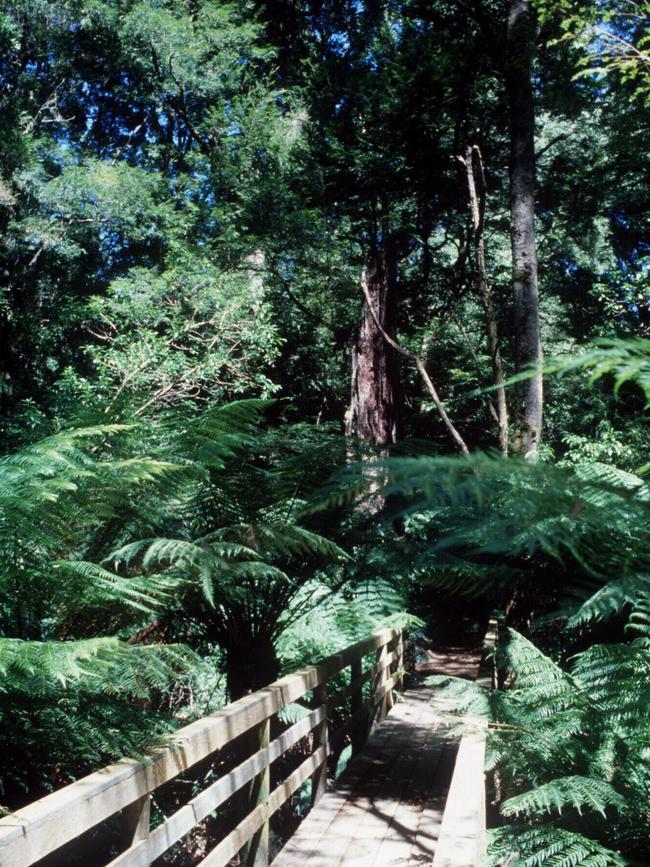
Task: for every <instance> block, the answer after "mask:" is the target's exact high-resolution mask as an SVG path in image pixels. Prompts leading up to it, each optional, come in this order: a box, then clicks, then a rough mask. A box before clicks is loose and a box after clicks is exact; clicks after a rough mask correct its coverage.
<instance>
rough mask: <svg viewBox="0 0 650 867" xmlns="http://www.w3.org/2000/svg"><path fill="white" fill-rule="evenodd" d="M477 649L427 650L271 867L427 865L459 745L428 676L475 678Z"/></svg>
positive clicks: (478, 652) (433, 848)
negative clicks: (402, 689)
mask: <svg viewBox="0 0 650 867" xmlns="http://www.w3.org/2000/svg"><path fill="white" fill-rule="evenodd" d="M479 661H480V650H476V651H472V650H467V649H465V648H448V649H445V650H444V651H443V650H438V651H436V652H433V651H427V652H426V653H425V655H424V658H422V659H421V660H420V662H419V663H418V665H417V666H416V674H415V675H414V676H412V677H411V679H410V683H409V686H408V689H406V691H405V692H404V693H403V695H402V697H401V699H400V700H399V701H398V703H397V704H396V705H395V707H394V708H393V709H392V710H391V711H390V713H389V715H388V717H387V718H386V719H385V720H384V722H383V723H382V724H381V725H380V726H379V727H378V728H377V730H376V731H375V732H374V734H373V735H372V736H371V738H370V739H369V740H368V743H367V744H366V746H365V748H364V750H363V752H362V753H360V755H359V756H358V757H357V758H355V759H354V760H353V761H352V762H351V763H350V765H349V766H348V768H347V769H346V771H345V772H344V773H343V774H342V775H341V777H340V778H339V779H338V780H337V782H336V784H335V786H334V787H333V788H332V790H331V791H329V792H328V793H327V794H326V795H325V796H324V797H323V798H322V799H321V801H320V802H319V804H318V805H317V807H316V808H315V809H314V810H312V812H311V813H310V814H309V815H308V816H307V818H306V819H305V820H304V822H303V823H302V824H301V825H300V827H299V828H298V830H297V832H296V833H295V834H294V836H293V837H292V838H291V840H289V842H288V843H287V845H286V846H285V847H284V849H283V850H282V851H281V852H280V853H279V855H278V856H277V858H276V859H275V861H274V862H273V867H298V865H308V867H335V865H339V864H340V865H346V867H372V865H376V867H379V865H404V867H409V865H422V864H430V863H431V861H432V859H433V856H434V853H435V847H436V842H437V840H438V835H439V831H440V824H441V821H442V813H443V809H444V804H445V799H446V796H447V791H448V789H449V783H450V780H451V775H452V772H453V767H454V761H455V755H456V750H457V743H456V741H455V740H450V739H449V738H448V737H446V736H445V732H444V729H443V727H442V725H441V723H442V716H443V711H444V702H443V700H441V698H440V693H439V691H438V690H436V689H435V688H432V687H429V686H426V685H425V683H424V680H425V679H426V676H427V675H429V674H448V675H453V676H454V677H467V678H474V677H475V676H476V673H477V671H478V665H479Z"/></svg>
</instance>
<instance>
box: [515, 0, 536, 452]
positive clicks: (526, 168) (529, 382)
mask: <svg viewBox="0 0 650 867" xmlns="http://www.w3.org/2000/svg"><path fill="white" fill-rule="evenodd" d="M534 44H535V21H534V17H533V14H532V12H531V9H530V3H529V2H528V0H510V14H509V16H508V58H507V71H506V82H507V87H508V96H509V101H510V212H511V242H512V284H513V292H514V338H515V365H516V370H517V372H521V371H523V370H525V369H528V368H530V367H537V368H539V370H538V372H537V373H536V374H534V375H533V376H531V377H529V378H528V379H524V380H523V381H522V382H520V383H518V385H517V389H516V405H515V425H516V427H515V435H514V442H513V445H514V450H515V451H516V452H517V453H519V454H522V455H526V456H528V457H529V458H533V459H534V458H535V456H536V454H537V450H538V448H539V439H540V433H541V428H542V407H543V390H542V388H543V384H542V373H541V364H542V344H541V339H540V328H539V293H538V288H537V248H536V243H535V144H534V133H535V108H534V102H533V86H532V59H533V48H534Z"/></svg>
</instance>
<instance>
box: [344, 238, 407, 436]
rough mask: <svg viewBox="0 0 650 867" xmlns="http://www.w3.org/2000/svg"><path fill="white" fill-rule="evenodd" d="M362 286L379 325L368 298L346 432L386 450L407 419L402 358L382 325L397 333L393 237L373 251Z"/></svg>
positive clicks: (355, 350)
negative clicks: (403, 400) (365, 289)
mask: <svg viewBox="0 0 650 867" xmlns="http://www.w3.org/2000/svg"><path fill="white" fill-rule="evenodd" d="M362 282H364V284H365V285H366V286H367V290H368V297H369V299H370V303H371V304H372V310H373V311H374V312H375V315H376V316H377V322H375V319H374V318H373V314H372V312H371V309H370V307H369V304H368V297H367V298H365V299H364V304H363V311H362V314H361V321H360V323H359V328H358V330H357V334H356V338H355V342H354V346H353V348H352V387H351V398H350V407H349V409H348V412H347V415H346V424H345V432H346V434H347V435H348V436H351V437H358V438H359V439H361V440H364V441H365V442H367V443H369V444H371V445H373V446H378V447H380V448H384V447H386V446H388V445H391V444H392V443H395V442H397V441H398V440H399V438H400V436H401V421H402V419H401V416H402V413H401V398H402V395H401V386H400V375H399V357H398V354H397V353H396V351H395V349H394V348H393V347H392V346H391V345H390V344H389V343H387V342H386V341H385V340H384V338H383V336H382V333H381V330H380V328H379V327H378V323H379V325H380V326H381V328H382V329H383V330H385V331H386V333H387V334H390V335H391V336H392V335H394V334H395V330H396V327H395V326H396V315H397V297H396V295H397V264H396V256H395V251H394V249H393V245H392V244H391V242H390V239H389V238H386V239H382V241H381V242H380V243H379V244H378V247H377V249H376V250H374V251H373V253H372V255H371V257H370V260H369V262H368V264H367V265H366V267H365V268H364V271H363V275H362Z"/></svg>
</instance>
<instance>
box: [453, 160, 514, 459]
mask: <svg viewBox="0 0 650 867" xmlns="http://www.w3.org/2000/svg"><path fill="white" fill-rule="evenodd" d="M459 160H460V161H461V162H462V163H463V164H464V166H465V171H466V173H467V190H468V193H469V207H470V213H471V215H472V228H473V229H474V244H475V247H476V272H477V273H476V278H477V279H476V282H477V288H478V293H479V295H480V297H481V302H482V304H483V310H484V311H485V325H486V331H487V339H488V352H489V353H490V363H491V365H492V382H493V384H494V385H495V386H497V388H496V407H495V406H494V404H493V403H492V401H490V408H491V410H492V412H493V415H494V418H495V421H496V423H497V428H498V431H499V448H500V450H501V453H502V454H503V455H507V454H508V404H507V401H506V389H505V384H504V383H505V374H504V372H503V361H502V358H501V348H500V341H499V327H498V323H497V316H496V310H495V309H494V298H493V296H492V289H491V287H490V284H489V283H488V278H487V265H486V259H485V205H486V198H487V184H486V183H485V173H484V171H483V159H482V157H481V151H480V149H479V148H478V146H477V145H474V146H472V145H467V147H466V148H465V156H464V157H459ZM475 161H476V162H477V163H478V176H479V181H480V184H479V188H478V190H477V185H476V178H475V175H474V163H475Z"/></svg>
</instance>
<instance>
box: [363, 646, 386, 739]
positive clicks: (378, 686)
mask: <svg viewBox="0 0 650 867" xmlns="http://www.w3.org/2000/svg"><path fill="white" fill-rule="evenodd" d="M387 656H388V647H387V645H386V644H382V646H381V647H378V648H377V651H376V653H375V664H376V665H381V669H380V670H379V672H378V673H377V674H376V675H375V679H374V681H373V684H372V699H371V701H372V717H371V721H370V731H369V732H368V734H369V735H370V734H372V732H373V731H374V730H375V729H376V728H377V726H378V725H379V724H380V723H381V721H382V720H383V719H384V718H385V716H386V713H387V701H386V692H385V686H386V666H385V665H384V663H385V662H386V657H387Z"/></svg>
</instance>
